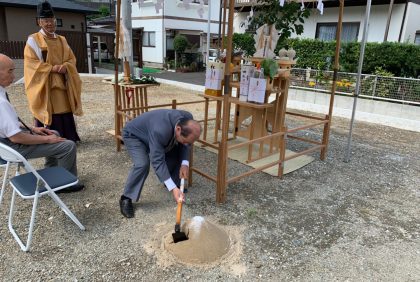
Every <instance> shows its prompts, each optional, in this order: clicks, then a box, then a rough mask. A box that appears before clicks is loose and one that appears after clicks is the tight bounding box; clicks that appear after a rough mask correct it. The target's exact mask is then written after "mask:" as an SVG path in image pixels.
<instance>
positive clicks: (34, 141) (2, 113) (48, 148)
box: [0, 54, 84, 193]
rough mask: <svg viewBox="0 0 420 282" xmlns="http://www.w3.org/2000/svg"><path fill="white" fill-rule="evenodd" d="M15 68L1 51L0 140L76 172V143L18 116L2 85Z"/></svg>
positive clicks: (11, 77) (10, 78) (29, 156)
mask: <svg viewBox="0 0 420 282" xmlns="http://www.w3.org/2000/svg"><path fill="white" fill-rule="evenodd" d="M14 69H15V66H14V63H13V61H12V60H11V59H10V58H9V57H7V56H6V55H3V54H0V142H2V143H4V144H6V145H7V146H9V147H11V148H13V149H14V150H16V151H18V152H19V153H20V154H21V155H22V156H24V157H25V158H27V159H32V158H41V157H45V158H46V162H45V166H46V167H51V166H61V167H64V168H65V169H67V170H68V171H70V172H71V173H73V174H74V175H76V176H77V167H76V144H75V143H74V142H73V141H70V140H67V139H64V138H61V137H59V136H57V135H56V132H54V131H52V130H49V129H46V128H43V127H32V128H29V127H28V126H27V125H25V124H24V123H23V122H22V121H21V120H20V118H19V117H18V116H17V113H16V111H15V109H14V108H13V106H12V105H11V104H10V101H9V97H8V95H7V93H6V89H5V87H7V86H9V85H10V84H11V83H12V82H13V80H14V78H15V76H14V73H13V72H14ZM22 126H24V127H22ZM83 188H84V185H83V184H77V185H74V186H71V187H68V188H66V189H63V190H60V191H59V192H61V193H70V192H77V191H80V190H82V189H83Z"/></svg>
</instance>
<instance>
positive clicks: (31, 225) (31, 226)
mask: <svg viewBox="0 0 420 282" xmlns="http://www.w3.org/2000/svg"><path fill="white" fill-rule="evenodd" d="M15 197H16V191H15V190H14V189H13V194H12V201H11V203H10V213H9V231H10V233H12V235H13V237H14V238H15V239H16V241H17V242H18V244H19V246H20V248H21V249H22V251H24V252H27V251H29V248H30V247H31V242H32V233H33V230H34V226H35V214H36V208H37V206H38V198H39V194H38V192H37V193H36V194H35V198H34V204H33V206H32V213H31V221H30V223H29V230H28V238H27V240H26V246H25V244H23V242H22V240H21V239H20V237H19V235H18V234H17V233H16V231H15V229H14V228H13V216H14V214H15Z"/></svg>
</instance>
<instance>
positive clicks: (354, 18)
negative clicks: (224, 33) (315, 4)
mask: <svg viewBox="0 0 420 282" xmlns="http://www.w3.org/2000/svg"><path fill="white" fill-rule="evenodd" d="M404 6H405V4H394V8H393V12H392V17H391V23H390V27H389V32H388V41H398V37H399V34H400V29H401V25H402V18H403V13H404ZM388 8H389V6H388V5H373V6H372V7H371V14H370V21H369V35H368V41H369V42H382V41H383V39H384V35H385V27H386V21H387V16H388ZM338 11H339V9H338V8H325V9H324V14H323V15H321V14H320V13H319V11H318V10H316V9H312V12H311V16H310V17H309V18H308V19H306V20H305V23H304V32H303V33H302V34H301V35H300V36H299V37H300V38H310V39H315V35H316V27H317V24H318V23H329V22H334V23H336V22H337V21H338ZM409 11H410V12H409V13H407V19H408V20H407V32H406V34H407V35H406V37H408V36H409V35H410V36H411V37H410V38H411V40H414V34H415V30H418V29H420V5H416V4H413V3H410V4H409ZM365 12H366V7H365V6H355V7H344V14H343V22H359V23H360V27H359V35H358V41H361V40H362V36H363V26H364V23H363V21H364V18H365ZM248 15H249V13H236V14H235V21H234V32H239V33H242V32H245V29H244V28H243V27H240V24H241V23H242V22H244V21H245V19H246V17H247V16H248ZM408 15H409V16H410V17H409V18H408ZM292 37H298V36H297V35H296V34H294V35H292Z"/></svg>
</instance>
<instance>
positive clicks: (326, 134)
mask: <svg viewBox="0 0 420 282" xmlns="http://www.w3.org/2000/svg"><path fill="white" fill-rule="evenodd" d="M343 12H344V0H340V10H339V15H338V25H337V34H336V46H335V58H334V76H333V83H332V86H331V96H330V107H329V110H328V123H326V124H325V126H324V132H323V134H322V144H323V145H324V146H325V147H323V148H322V149H321V156H320V157H321V160H325V158H326V156H327V150H328V142H329V138H330V128H331V121H332V112H333V107H334V95H335V90H336V88H337V74H338V69H339V67H340V65H339V64H340V47H341V46H340V45H341V30H342V27H343Z"/></svg>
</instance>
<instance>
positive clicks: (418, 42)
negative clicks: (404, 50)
mask: <svg viewBox="0 0 420 282" xmlns="http://www.w3.org/2000/svg"><path fill="white" fill-rule="evenodd" d="M414 44H416V45H420V32H419V31H418V32H417V33H416V37H415V38H414Z"/></svg>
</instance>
